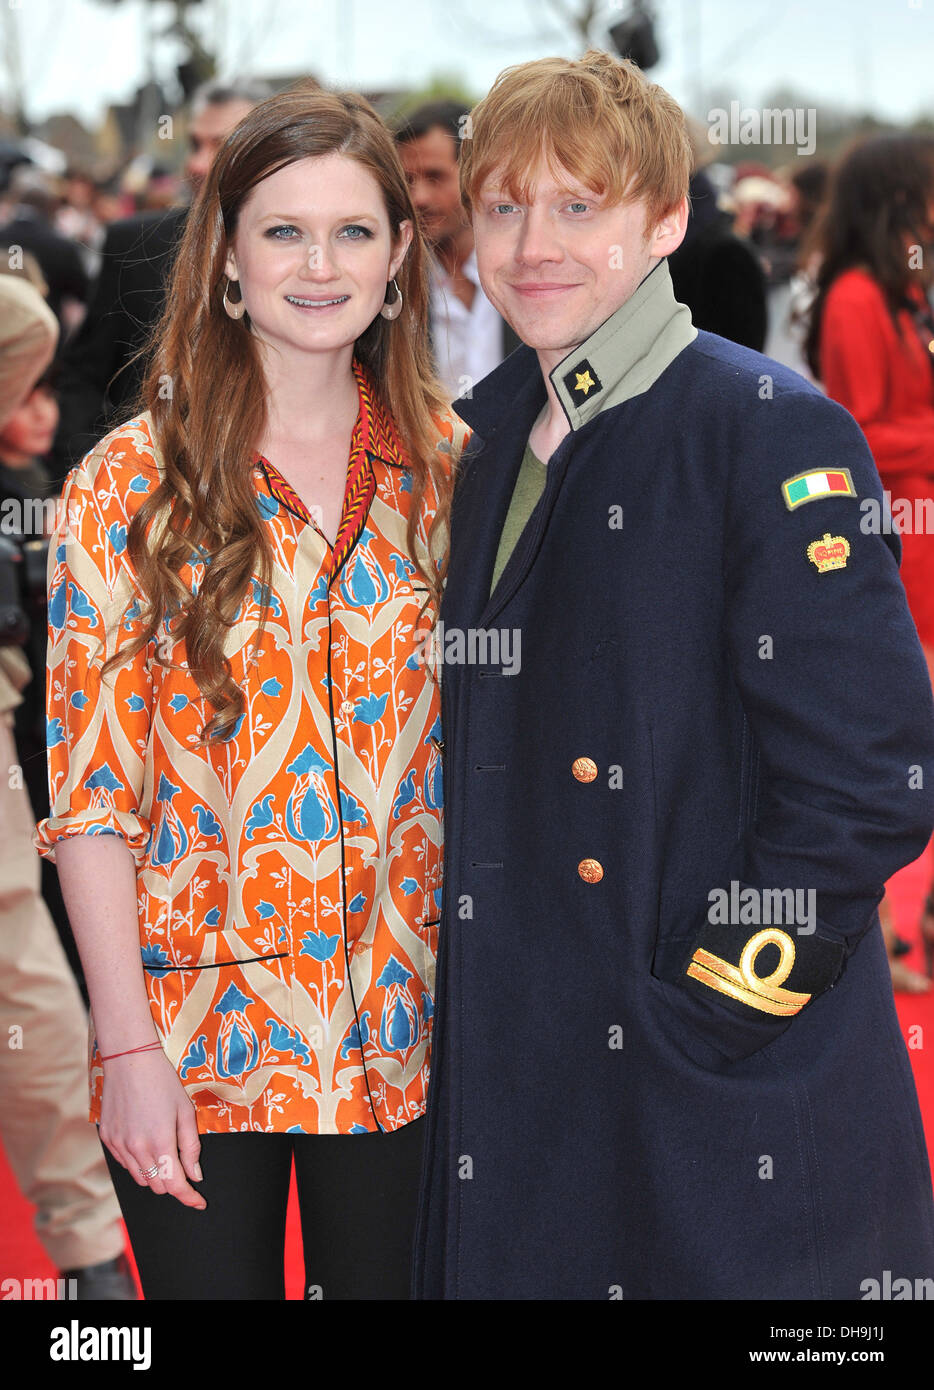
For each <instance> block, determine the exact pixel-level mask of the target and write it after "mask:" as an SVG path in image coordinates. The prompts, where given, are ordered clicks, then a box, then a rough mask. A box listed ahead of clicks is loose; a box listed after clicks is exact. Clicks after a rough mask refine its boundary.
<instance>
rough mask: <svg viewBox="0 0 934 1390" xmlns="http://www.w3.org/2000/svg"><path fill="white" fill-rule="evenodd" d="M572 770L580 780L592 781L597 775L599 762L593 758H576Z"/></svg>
mask: <svg viewBox="0 0 934 1390" xmlns="http://www.w3.org/2000/svg"><path fill="white" fill-rule="evenodd" d="M571 771H572V772H573V773H574V776H575V777H576V778H577V780H578V782H592V781H593V779H594V778H595V777H596V775H597V764H596V763H595V762H594V760H593V758H575V759H574V761H573V763H572V764H571Z"/></svg>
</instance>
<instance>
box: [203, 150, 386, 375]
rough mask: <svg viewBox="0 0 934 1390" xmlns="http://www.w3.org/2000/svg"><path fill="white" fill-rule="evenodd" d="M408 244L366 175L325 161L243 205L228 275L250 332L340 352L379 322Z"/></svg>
mask: <svg viewBox="0 0 934 1390" xmlns="http://www.w3.org/2000/svg"><path fill="white" fill-rule="evenodd" d="M411 240H412V224H411V222H408V221H406V222H403V223H402V224H401V225H400V228H399V234H398V238H397V239H396V240H395V241H394V239H393V236H392V232H391V229H390V226H389V218H388V216H387V213H386V205H385V202H384V201H383V194H382V191H381V189H380V186H379V184H378V183H377V181H376V179H375V178H374V177H373V175H372V174H371V173H370V172H369V170H368V169H365V168H364V167H363V166H362V165H361V164H358V163H357V161H356V160H354V159H348V158H347V157H345V156H344V155H340V154H328V155H321V156H320V157H318V158H312V159H300V160H298V161H296V163H294V164H288V165H286V166H285V168H283V169H279V170H277V171H276V173H274V174H270V175H269V177H268V178H266V179H263V181H262V183H259V184H257V185H256V187H255V188H254V189H253V190H252V192H251V193H250V194H249V196H248V197H247V199H246V200H245V202H244V204H243V206H242V208H241V209H240V215H239V218H238V220H237V228H236V231H235V232H234V235H233V238H232V241H231V244H230V248H229V251H228V255H227V262H226V272H227V275H228V276H229V277H230V279H231V280H237V281H239V284H240V293H241V294H242V296H243V302H244V304H245V305H246V310H247V313H248V314H249V316H250V323H251V326H252V330H253V333H254V334H255V335H256V336H257V337H258V338H259V339H260V340H261V341H262V342H263V343H265V344H266V345H267V346H269V347H272V348H275V349H277V350H278V351H279V352H285V353H294V352H296V351H298V352H333V351H334V350H336V349H339V348H342V347H346V346H347V345H348V344H352V343H354V342H355V341H356V339H357V338H359V337H360V335H361V333H363V332H364V331H365V330H366V329H367V328H368V327H369V325H370V324H371V323H372V322H373V320H374V318H375V317H376V315H377V314H378V313H379V311H380V309H381V307H382V305H383V302H384V299H385V295H386V285H387V282H388V281H389V280H391V279H392V278H393V276H394V275H395V274H396V272H397V271H398V269H399V267H400V266H401V264H402V261H403V258H404V256H405V253H406V251H407V249H408V247H409V243H410V242H411ZM228 298H229V299H233V298H235V295H229V296H228Z"/></svg>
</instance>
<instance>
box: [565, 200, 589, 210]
mask: <svg viewBox="0 0 934 1390" xmlns="http://www.w3.org/2000/svg"><path fill="white" fill-rule="evenodd" d="M568 206H569V207H572V208H583V210H584V212H587V210H588V208H589V207H590V204H589V203H582V202H581V201H580V199H576V200H575V201H574V202H573V203H569V204H568Z"/></svg>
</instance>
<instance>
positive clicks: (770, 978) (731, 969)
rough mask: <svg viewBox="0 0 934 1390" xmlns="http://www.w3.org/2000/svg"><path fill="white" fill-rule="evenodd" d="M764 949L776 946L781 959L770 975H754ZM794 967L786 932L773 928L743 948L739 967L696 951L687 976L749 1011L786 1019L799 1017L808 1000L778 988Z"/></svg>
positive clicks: (791, 945) (807, 997)
mask: <svg viewBox="0 0 934 1390" xmlns="http://www.w3.org/2000/svg"><path fill="white" fill-rule="evenodd" d="M766 946H777V947H778V949H779V951H780V952H781V959H780V960H779V962H778V965H777V966H776V968H775V969H774V970H773V971H772V973H771V974H770V975H757V974H756V969H755V967H756V957H757V956H758V954H759V952H760V951H761V950H763V948H764V947H766ZM794 963H795V943H794V942H793V941H792V939H791V937H790V936H789V935H788V933H787V932H783V931H778V930H777V929H776V928H774V927H771V928H766V929H765V930H764V931H760V932H756V934H755V936H751V937H750V938H749V940H748V941H747V942H746V945H745V946H744V947H743V954H742V955H741V956H740V958H739V966H738V967H737V966H735V965H731V963H730V962H729V961H727V960H721V958H720V957H719V956H715V955H714V954H713V952H712V951H705V950H704V949H703V947H700V946H699V947H698V948H697V950H696V951H695V952H694V955H693V957H692V958H691V964H690V965H689V966H688V968H687V973H688V974H689V975H690V976H691V978H692V979H695V980H700V981H701V983H702V984H705V985H709V986H710V988H711V989H715V990H718V991H719V993H720V994H727V995H729V996H730V998H731V999H738V1000H739V1001H740V1003H742V1004H748V1005H749V1007H750V1008H752V1009H759V1010H760V1012H762V1013H765V1014H779V1015H784V1016H788V1015H791V1014H796V1013H799V1012H800V1010H801V1009H803V1008H804V1006H805V1004H806V1003H807V1002H808V1000H809V999H810V998H811V996H810V994H797V993H795V991H794V990H791V989H782V988H781V985H782V982H783V981H784V980H787V978H788V976H789V975H790V974H791V969H792V966H793V965H794Z"/></svg>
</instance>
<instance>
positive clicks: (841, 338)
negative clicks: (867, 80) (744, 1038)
mask: <svg viewBox="0 0 934 1390" xmlns="http://www.w3.org/2000/svg"><path fill="white" fill-rule="evenodd" d="M809 250H810V253H811V254H812V255H813V256H814V258H815V260H816V261H817V263H818V266H819V268H818V271H817V275H816V294H815V296H814V300H813V303H812V306H811V311H810V319H809V326H808V332H807V338H806V344H805V347H806V353H807V358H808V364H809V366H810V367H811V370H812V371H813V372H814V374H815V376H816V377H817V378H818V379H819V380H820V381H821V382H822V383H823V385H824V387H825V389H826V391H827V394H828V396H830V397H831V398H832V399H833V400H835V401H839V402H840V404H841V405H844V406H846V408H847V410H848V411H849V412H850V414H851V415H853V416H854V417H855V419H856V421H857V423H858V424H859V425H860V427H861V428H862V430H863V433H864V434H865V436H866V439H867V442H868V444H869V447H870V449H871V450H872V456H873V458H874V459H875V463H876V467H877V468H878V470H879V474H880V476H881V478H882V486H883V487H884V488H885V490H886V492H887V493H888V494H889V496H890V498H891V509H892V517H891V519H890V520H889V521H888V523H887V524H890V525H892V526H893V527H894V529H895V530H897V531H899V533H900V535H901V546H902V560H901V577H902V582H903V584H904V586H905V592H906V594H907V597H908V606H909V608H910V609H911V616H912V617H913V619H914V622H915V627H916V628H917V630H918V636H919V637H920V639H921V645H922V647H923V648H924V654H925V656H926V657H927V663H928V670H929V671H930V672H932V673H934V535H932V533H931V525H932V523H931V520H930V518H931V516H934V315H932V312H931V305H930V303H929V300H928V292H929V291H930V288H931V285H932V283H934V274H932V265H934V138H932V137H931V136H930V135H923V134H917V133H909V134H896V135H876V136H871V137H869V138H868V139H863V140H860V141H858V142H857V143H856V144H855V145H853V146H852V147H851V148H850V149H849V150H848V151H847V152H846V154H844V156H843V157H842V159H841V160H840V162H839V164H838V165H837V167H836V168H835V169H834V171H833V173H832V175H831V179H830V186H829V190H828V193H827V197H826V201H825V203H824V207H823V210H822V213H821V214H820V216H819V218H818V221H817V223H816V226H815V229H814V234H813V238H812V244H811V246H810V248H809ZM926 518H927V519H926ZM871 521H872V518H871V517H869V516H867V517H866V518H864V521H863V523H862V524H871ZM880 524H881V519H880ZM896 694H897V692H893V698H894V697H895V695H896ZM879 911H880V915H881V918H882V924H883V930H884V933H885V937H886V945H887V949H888V951H889V959H890V964H891V969H892V979H893V983H894V985H895V988H896V989H903V990H906V991H908V992H910V993H925V992H927V991H928V990H930V988H931V983H930V977H931V976H932V975H934V883H932V885H931V887H930V888H929V890H928V895H927V899H926V901H925V905H924V909H923V912H922V915H921V941H922V947H923V950H924V956H925V961H926V968H927V976H928V978H926V977H925V976H924V975H921V974H919V973H918V972H917V971H914V970H909V969H908V967H907V966H906V965H905V963H904V961H902V960H901V959H900V958H899V956H898V954H897V939H896V936H895V930H894V926H893V922H892V913H891V905H890V903H889V902H888V901H887V900H883V902H882V904H881V905H880V909H879Z"/></svg>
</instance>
